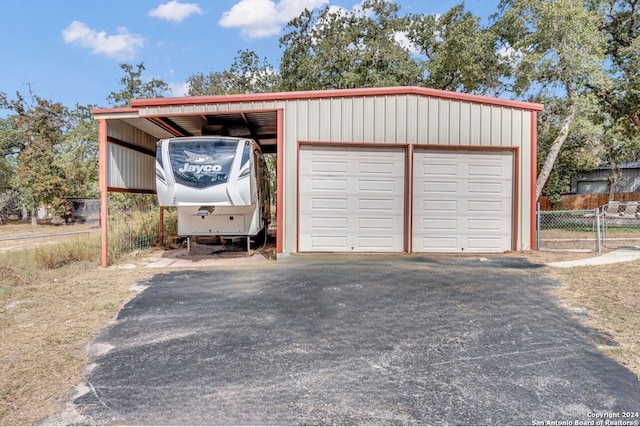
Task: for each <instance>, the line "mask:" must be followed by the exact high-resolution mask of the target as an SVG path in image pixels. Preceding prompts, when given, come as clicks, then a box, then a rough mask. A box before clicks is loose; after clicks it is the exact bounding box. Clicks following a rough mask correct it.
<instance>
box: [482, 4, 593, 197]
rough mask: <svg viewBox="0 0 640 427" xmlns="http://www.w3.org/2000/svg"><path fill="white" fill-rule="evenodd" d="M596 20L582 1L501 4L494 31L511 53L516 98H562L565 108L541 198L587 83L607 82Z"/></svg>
mask: <svg viewBox="0 0 640 427" xmlns="http://www.w3.org/2000/svg"><path fill="white" fill-rule="evenodd" d="M599 24H600V16H599V14H598V13H596V12H594V11H592V10H588V9H587V8H585V6H584V2H583V1H582V0H555V1H551V0H502V1H501V3H500V15H498V16H497V19H496V23H495V26H494V28H495V29H496V31H498V32H499V34H501V35H502V38H503V40H504V42H505V45H506V46H507V47H508V49H510V50H511V51H512V55H513V57H514V59H517V63H516V64H515V73H514V75H515V80H514V84H513V90H514V91H515V92H516V93H518V94H520V95H527V94H528V95H529V96H531V95H533V94H535V93H538V94H540V93H543V94H546V96H547V97H549V98H554V97H558V98H565V99H566V110H565V112H564V117H563V119H562V121H561V123H560V125H559V127H558V129H557V135H556V136H555V138H554V139H553V142H552V144H551V145H550V147H549V151H548V154H547V156H546V158H545V159H544V163H543V164H542V165H541V168H540V171H539V173H538V179H537V182H536V197H537V198H539V197H540V195H541V194H542V190H543V188H544V186H545V184H546V182H547V179H548V178H549V175H550V174H551V172H552V170H553V167H554V164H555V162H556V159H557V158H558V155H559V153H560V151H561V149H562V145H563V144H564V142H565V141H566V140H567V137H568V135H569V131H570V128H571V125H572V123H573V122H574V120H575V118H576V116H578V115H579V114H580V113H581V111H580V107H581V105H582V104H584V103H586V102H587V101H588V99H587V100H585V98H583V95H584V93H585V90H586V88H587V85H588V84H591V85H593V86H600V85H603V84H605V83H606V81H605V79H604V74H603V64H604V47H605V40H604V37H603V36H602V33H601V32H600V30H599Z"/></svg>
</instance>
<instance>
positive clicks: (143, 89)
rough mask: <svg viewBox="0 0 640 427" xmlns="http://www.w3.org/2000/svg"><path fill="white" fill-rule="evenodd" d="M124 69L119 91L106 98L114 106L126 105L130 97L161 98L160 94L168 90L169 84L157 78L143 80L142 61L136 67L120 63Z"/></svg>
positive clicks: (143, 67) (143, 68)
mask: <svg viewBox="0 0 640 427" xmlns="http://www.w3.org/2000/svg"><path fill="white" fill-rule="evenodd" d="M120 68H121V69H122V71H124V76H123V77H122V78H121V79H120V85H121V86H122V87H121V89H120V91H119V92H111V93H110V94H109V96H107V100H108V101H110V102H111V104H112V105H113V106H114V107H128V106H129V103H130V101H131V100H132V99H136V98H140V99H144V98H162V95H163V94H164V93H165V92H167V91H168V90H169V86H168V85H167V84H166V83H165V82H163V81H162V80H159V79H155V78H153V79H151V80H148V81H146V82H145V81H144V80H143V79H142V72H143V71H144V70H145V66H144V62H140V63H139V64H137V65H136V69H135V70H134V69H133V66H132V65H130V64H120Z"/></svg>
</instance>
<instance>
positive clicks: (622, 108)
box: [589, 0, 640, 134]
mask: <svg viewBox="0 0 640 427" xmlns="http://www.w3.org/2000/svg"><path fill="white" fill-rule="evenodd" d="M595 4H596V7H595V8H594V9H595V10H596V11H597V12H600V13H601V14H602V23H601V28H602V31H603V33H604V35H605V36H606V38H607V44H606V53H607V59H608V61H607V62H606V64H607V71H608V73H607V74H608V76H609V78H610V81H609V84H608V85H595V84H592V85H589V87H590V88H591V89H592V91H593V93H594V94H595V95H596V96H597V97H598V98H599V100H600V102H601V103H602V105H603V108H604V109H605V111H607V112H608V113H609V114H610V115H611V116H612V118H613V121H618V120H619V119H621V118H624V119H626V120H628V121H629V125H630V126H632V128H629V129H628V130H631V131H635V133H636V134H640V37H639V36H640V1H638V0H600V1H597V2H595ZM623 126H624V125H623ZM625 128H626V127H625ZM622 130H623V129H619V130H618V133H619V131H622Z"/></svg>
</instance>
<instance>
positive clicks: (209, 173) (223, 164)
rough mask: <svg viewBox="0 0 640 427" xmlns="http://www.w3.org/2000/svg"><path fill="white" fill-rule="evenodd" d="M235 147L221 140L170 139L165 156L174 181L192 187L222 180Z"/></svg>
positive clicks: (235, 143) (229, 166) (232, 143)
mask: <svg viewBox="0 0 640 427" xmlns="http://www.w3.org/2000/svg"><path fill="white" fill-rule="evenodd" d="M237 146H238V143H237V142H236V141H224V140H215V141H212V140H198V139H190V140H188V141H179V140H178V141H172V142H171V144H170V146H169V157H170V159H171V167H172V169H173V175H174V177H175V180H176V182H177V183H180V184H182V185H187V186H189V187H196V188H204V187H211V186H213V185H218V184H223V183H226V182H227V181H228V180H229V172H230V171H231V166H232V165H233V159H234V158H235V156H236V148H237Z"/></svg>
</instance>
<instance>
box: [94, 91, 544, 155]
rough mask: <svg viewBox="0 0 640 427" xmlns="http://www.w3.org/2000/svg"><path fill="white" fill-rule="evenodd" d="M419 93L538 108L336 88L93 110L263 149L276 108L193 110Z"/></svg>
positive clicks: (167, 131)
mask: <svg viewBox="0 0 640 427" xmlns="http://www.w3.org/2000/svg"><path fill="white" fill-rule="evenodd" d="M390 95H391V96H393V95H418V96H428V97H435V98H445V99H452V100H458V101H466V102H472V103H478V104H488V105H496V106H501V107H509V108H515V109H521V110H529V111H541V110H542V109H543V105H542V104H535V103H530V102H523V101H513V100H507V99H501V98H492V97H486V96H479V95H471V94H465V93H458V92H450V91H443V90H437V89H429V88H422V87H415V86H403V87H389V88H364V89H336V90H322V91H300V92H275V93H253V94H235V95H213V96H190V97H169V98H153V99H133V100H131V107H125V108H109V109H96V110H93V114H94V117H95V118H96V119H107V120H122V121H124V122H126V123H128V124H129V125H131V126H133V127H135V128H138V129H140V130H142V131H143V132H145V133H147V134H149V135H151V136H153V137H155V138H158V139H163V138H171V137H176V136H198V135H202V134H203V132H209V133H218V134H219V133H224V134H228V135H231V136H239V137H248V138H253V139H255V140H257V141H258V142H259V143H260V144H261V145H262V146H263V148H264V149H265V151H267V152H268V151H273V150H274V149H275V144H276V128H277V114H276V112H275V110H268V109H266V110H264V109H263V110H251V109H247V110H243V111H230V112H203V111H198V112H194V111H193V108H188V107H193V106H197V105H214V104H230V103H249V102H279V101H293V100H302V99H322V98H348V97H361V96H390Z"/></svg>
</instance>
